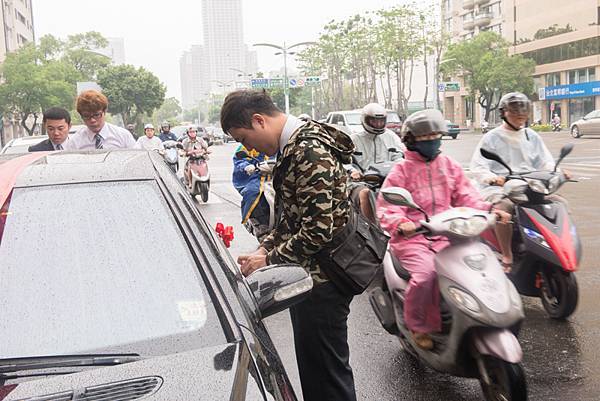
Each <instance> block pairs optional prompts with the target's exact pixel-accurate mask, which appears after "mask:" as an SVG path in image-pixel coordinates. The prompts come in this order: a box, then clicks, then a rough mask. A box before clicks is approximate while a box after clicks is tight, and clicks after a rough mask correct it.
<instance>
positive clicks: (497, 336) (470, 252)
mask: <svg viewBox="0 0 600 401" xmlns="http://www.w3.org/2000/svg"><path fill="white" fill-rule="evenodd" d="M381 194H382V196H383V197H384V199H385V200H386V201H388V202H390V203H392V204H395V205H401V206H406V207H409V208H413V209H416V210H419V211H421V212H422V213H423V214H424V215H425V220H424V221H421V222H420V224H421V227H420V228H419V229H418V230H417V231H416V233H415V235H420V234H423V235H426V236H432V237H434V236H445V237H447V238H448V239H449V240H450V245H449V246H448V247H447V248H445V249H444V250H442V251H441V252H439V253H438V254H437V255H436V257H435V268H436V271H437V276H438V284H439V290H440V293H441V297H440V298H441V303H440V309H441V311H442V332H441V333H435V334H433V335H432V338H433V340H434V348H433V350H430V351H429V350H424V349H421V348H419V347H418V346H417V345H416V344H415V343H414V341H413V338H412V335H411V333H410V330H409V329H408V328H407V327H406V325H405V323H404V299H405V298H404V297H405V292H406V289H407V287H408V283H409V281H410V273H409V272H408V271H407V270H405V269H404V268H403V267H402V265H401V264H400V262H399V261H398V260H397V259H396V258H395V257H394V256H393V255H392V254H391V252H390V251H389V250H388V253H387V255H386V257H385V260H384V262H383V272H384V285H383V287H382V288H376V289H374V290H373V291H372V292H371V293H370V299H369V300H370V303H371V306H372V307H373V310H374V311H375V314H376V315H377V317H378V319H379V320H380V322H381V324H382V326H383V327H384V328H385V329H386V330H387V331H388V332H389V333H391V334H394V335H396V336H398V337H399V339H400V343H401V345H402V347H403V348H404V349H405V350H406V351H407V352H409V353H410V354H412V355H413V356H415V357H416V358H417V359H419V360H421V361H423V362H424V363H426V364H427V365H429V366H430V367H432V368H433V369H435V370H437V371H440V372H444V373H449V374H452V375H455V376H460V377H469V378H477V379H479V382H480V384H481V388H482V390H483V393H484V395H485V399H486V400H494V401H495V400H509V401H516V400H526V399H527V385H526V380H525V372H524V370H523V368H522V366H521V360H522V357H523V352H522V350H521V346H520V344H519V341H518V340H517V337H516V335H515V334H516V333H517V332H518V331H519V329H520V325H521V322H522V320H523V318H524V314H523V306H522V303H521V298H520V296H519V294H518V292H517V290H516V289H515V287H514V285H513V284H512V283H511V282H510V280H508V278H507V277H506V275H505V274H504V271H503V269H502V267H501V266H500V263H499V262H498V260H497V258H496V256H495V255H494V253H493V252H492V251H491V249H490V248H489V247H488V246H487V245H485V244H484V243H482V242H481V241H479V235H480V234H481V233H482V232H484V231H485V230H487V229H489V228H491V227H493V226H494V224H495V221H496V219H495V216H494V215H493V214H491V213H489V212H486V211H481V210H476V209H472V208H466V207H459V208H453V209H449V210H446V211H444V212H442V213H439V214H437V215H435V216H432V217H431V218H430V217H429V216H427V214H426V213H425V212H424V211H423V209H421V208H420V207H419V206H418V205H416V204H415V203H414V201H413V198H412V196H411V194H410V192H408V191H407V190H406V189H404V188H394V187H389V188H385V189H382V190H381Z"/></svg>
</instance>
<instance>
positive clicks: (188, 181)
mask: <svg viewBox="0 0 600 401" xmlns="http://www.w3.org/2000/svg"><path fill="white" fill-rule="evenodd" d="M209 152H210V151H208V150H204V149H194V150H190V151H188V152H187V156H188V159H187V161H186V163H185V170H184V176H185V177H186V178H185V179H184V181H185V185H186V186H187V189H188V192H189V193H190V195H192V197H195V196H196V195H200V197H201V198H202V202H208V193H209V190H210V174H209V172H208V163H207V160H208V153H209Z"/></svg>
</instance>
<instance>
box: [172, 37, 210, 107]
mask: <svg viewBox="0 0 600 401" xmlns="http://www.w3.org/2000/svg"><path fill="white" fill-rule="evenodd" d="M179 68H180V74H181V105H182V107H183V108H184V109H191V108H193V107H196V106H198V103H199V102H200V101H201V100H203V99H206V98H207V97H208V94H209V93H210V79H209V69H208V63H207V61H206V51H205V49H204V46H200V45H194V46H192V47H191V49H190V50H189V51H186V52H184V53H183V55H182V56H181V59H180V61H179Z"/></svg>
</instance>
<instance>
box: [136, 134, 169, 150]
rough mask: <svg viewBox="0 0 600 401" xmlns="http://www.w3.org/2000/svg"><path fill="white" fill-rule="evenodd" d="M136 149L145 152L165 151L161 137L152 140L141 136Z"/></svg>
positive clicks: (154, 137)
mask: <svg viewBox="0 0 600 401" xmlns="http://www.w3.org/2000/svg"><path fill="white" fill-rule="evenodd" d="M136 147H137V148H138V149H145V150H156V149H158V150H164V149H165V147H164V146H163V143H162V141H161V140H160V138H159V137H157V136H153V137H152V138H148V137H147V136H146V135H143V136H140V137H139V138H138V140H137V143H136Z"/></svg>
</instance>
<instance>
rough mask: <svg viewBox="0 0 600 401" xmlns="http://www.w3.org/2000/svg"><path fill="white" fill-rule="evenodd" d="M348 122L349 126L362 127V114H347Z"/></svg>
mask: <svg viewBox="0 0 600 401" xmlns="http://www.w3.org/2000/svg"><path fill="white" fill-rule="evenodd" d="M346 122H347V123H348V125H361V124H362V123H361V122H360V113H348V114H346Z"/></svg>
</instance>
